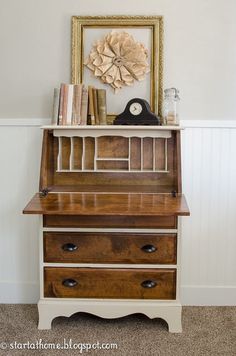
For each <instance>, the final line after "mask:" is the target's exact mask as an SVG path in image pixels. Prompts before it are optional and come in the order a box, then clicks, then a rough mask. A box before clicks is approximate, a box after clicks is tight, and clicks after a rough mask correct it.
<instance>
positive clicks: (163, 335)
mask: <svg viewBox="0 0 236 356" xmlns="http://www.w3.org/2000/svg"><path fill="white" fill-rule="evenodd" d="M37 319H38V313H37V307H36V305H22V304H19V305H0V355H4V356H8V355H9V356H13V355H22V356H25V355H42V356H46V355H52V356H54V355H55V356H56V355H60V356H61V355H79V354H86V355H101V356H103V355H104V356H110V355H112V356H113V355H116V356H120V355H122V356H126V355H127V356H129V355H137V356H138V355H141V356H142V355H145V356H192V355H193V356H195V355H196V356H218V355H219V356H235V355H236V307H184V308H183V332H182V333H181V334H171V333H169V332H168V331H167V324H166V323H165V322H164V321H163V320H161V319H153V320H150V319H148V318H147V317H145V316H144V315H141V314H136V315H131V316H127V317H124V318H120V319H112V320H107V319H101V318H98V317H96V316H93V315H89V314H84V313H80V314H74V315H73V316H71V317H70V318H65V317H58V318H56V319H54V321H53V323H52V330H38V329H37ZM40 339H41V341H40ZM64 339H65V341H66V343H68V344H70V343H73V344H80V343H84V344H85V343H89V344H94V343H95V344H96V343H97V342H99V343H100V345H101V344H103V343H106V344H107V343H113V344H117V349H105V350H103V349H96V350H89V351H86V349H84V350H83V351H81V347H82V346H79V348H78V349H64V350H61V349H60V350H59V349H54V350H52V349H50V347H51V346H50V345H49V346H47V345H48V344H52V343H54V344H57V343H60V344H61V345H63V344H64ZM70 339H71V341H70ZM37 341H38V343H40V342H41V344H42V343H43V344H45V349H42V346H40V345H39V346H38V347H41V349H34V347H37V345H36V343H37ZM28 342H29V343H30V344H29V347H30V349H29V350H28V349H22V347H24V346H22V344H23V343H28ZM15 343H16V344H15ZM34 345H35V346H34ZM13 347H17V349H12V348H13ZM27 347H28V346H27ZM83 347H85V346H83ZM88 347H89V346H88ZM106 347H110V346H106Z"/></svg>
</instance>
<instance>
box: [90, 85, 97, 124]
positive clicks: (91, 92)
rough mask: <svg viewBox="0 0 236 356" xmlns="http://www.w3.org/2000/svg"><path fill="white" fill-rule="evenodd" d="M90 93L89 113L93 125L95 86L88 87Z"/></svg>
mask: <svg viewBox="0 0 236 356" xmlns="http://www.w3.org/2000/svg"><path fill="white" fill-rule="evenodd" d="M88 95H89V114H90V117H91V125H95V124H96V122H95V115H94V105H93V87H92V86H89V87H88Z"/></svg>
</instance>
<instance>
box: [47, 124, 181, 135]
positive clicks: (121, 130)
mask: <svg viewBox="0 0 236 356" xmlns="http://www.w3.org/2000/svg"><path fill="white" fill-rule="evenodd" d="M42 128H43V129H47V130H53V135H54V136H56V137H61V136H63V137H76V136H78V137H100V136H122V137H153V138H158V137H163V138H170V137H171V131H179V130H182V129H183V128H182V127H180V126H137V125H134V126H129V125H104V126H102V125H99V126H96V125H84V126H82V125H81V126H59V125H49V126H42Z"/></svg>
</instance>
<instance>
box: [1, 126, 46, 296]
mask: <svg viewBox="0 0 236 356" xmlns="http://www.w3.org/2000/svg"><path fill="white" fill-rule="evenodd" d="M41 140H42V131H41V130H40V129H39V128H38V127H32V126H29V127H19V126H10V127H7V126H4V127H1V128H0V152H1V153H0V167H1V175H0V187H1V200H0V226H1V230H0V231H1V234H0V244H1V249H0V288H1V291H0V302H8V301H11V300H15V301H17V300H18V299H17V296H20V295H21V296H23V295H24V294H23V289H24V288H25V287H24V286H25V285H29V284H32V283H33V284H35V283H36V282H37V281H38V279H39V278H38V231H37V230H38V217H36V216H24V215H23V214H22V209H23V208H24V206H25V205H26V203H27V202H28V200H29V199H30V198H31V197H32V195H33V194H34V193H35V191H37V190H38V180H39V166H40V155H41ZM6 283H7V285H6ZM10 284H12V285H11V286H10ZM6 286H8V287H9V288H7V289H6V290H8V291H9V295H8V296H7V295H6V291H5V287H6ZM21 290H22V292H21ZM29 290H32V288H31V287H30V289H29ZM12 291H15V297H14V296H13V295H12V294H11V293H10V292H12ZM16 291H17V292H16ZM32 298H33V295H32ZM23 300H27V301H29V300H30V298H29V297H28V298H26V299H24V298H23V299H22V297H20V298H19V302H20V301H23ZM32 300H33V299H32Z"/></svg>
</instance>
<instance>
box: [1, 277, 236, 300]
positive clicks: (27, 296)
mask: <svg viewBox="0 0 236 356" xmlns="http://www.w3.org/2000/svg"><path fill="white" fill-rule="evenodd" d="M181 295H182V297H181V302H182V305H186V306H187V305H192V306H201V305H205V306H235V305H236V287H234V286H212V287H209V286H191V285H189V286H186V285H185V286H182V288H181ZM38 300H39V284H38V283H35V282H31V283H30V282H29V283H16V282H15V283H7V282H1V283H0V304H35V303H37V302H38Z"/></svg>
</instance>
